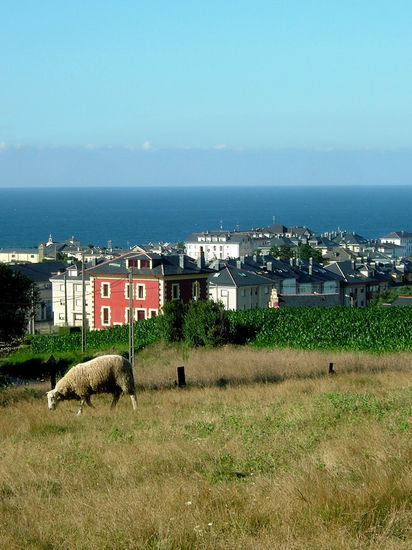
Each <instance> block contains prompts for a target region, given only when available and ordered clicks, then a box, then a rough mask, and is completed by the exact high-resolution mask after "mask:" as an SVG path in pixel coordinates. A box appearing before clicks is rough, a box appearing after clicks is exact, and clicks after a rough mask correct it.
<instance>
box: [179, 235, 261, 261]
mask: <svg viewBox="0 0 412 550" xmlns="http://www.w3.org/2000/svg"><path fill="white" fill-rule="evenodd" d="M185 246H186V254H187V255H188V256H190V257H191V258H193V259H197V258H198V256H199V253H200V250H201V249H203V252H204V255H205V260H206V261H210V260H213V259H218V260H224V259H226V258H240V256H249V255H250V254H252V253H253V251H254V250H255V247H256V244H255V242H254V240H253V239H252V238H251V236H250V235H249V233H247V232H237V231H233V232H231V231H205V232H204V233H192V234H191V235H190V237H189V238H188V239H187V240H186V242H185Z"/></svg>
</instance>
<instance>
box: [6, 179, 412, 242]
mask: <svg viewBox="0 0 412 550" xmlns="http://www.w3.org/2000/svg"><path fill="white" fill-rule="evenodd" d="M411 207H412V185H411V186H395V185H394V186H348V185H346V186H295V187H286V186H278V187H268V186H264V187H263V186H262V187H259V186H254V187H244V186H242V187H234V186H227V187H217V186H215V187H190V188H189V187H133V188H131V187H117V188H107V187H101V188H96V187H94V188H91V187H89V188H87V187H84V188H78V187H76V188H35V189H33V188H16V189H10V188H5V189H0V248H9V247H32V246H37V245H38V243H40V242H45V241H47V239H48V238H49V235H50V234H51V235H52V237H53V240H55V241H60V240H65V239H68V238H70V237H72V236H74V237H76V238H78V239H80V241H81V242H82V243H83V244H89V243H92V244H94V245H101V246H107V244H108V242H109V241H111V243H112V245H113V246H118V247H122V248H123V247H128V246H132V245H134V244H138V243H148V242H151V241H152V242H155V241H169V242H175V241H179V240H185V239H186V238H187V237H188V236H189V235H190V234H191V233H192V232H197V231H206V230H212V229H220V228H223V229H226V230H235V229H240V230H242V229H251V228H252V227H256V226H266V225H271V224H273V223H277V224H283V225H286V226H294V225H305V226H306V227H309V228H310V229H312V230H313V231H315V232H317V233H323V232H326V231H333V230H337V229H341V230H346V231H355V232H356V233H358V234H360V235H362V236H363V237H366V238H379V237H382V236H383V235H385V234H386V233H388V232H390V231H393V230H401V229H403V230H405V231H412V221H411V212H412V208H411Z"/></svg>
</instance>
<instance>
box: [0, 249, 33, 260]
mask: <svg viewBox="0 0 412 550" xmlns="http://www.w3.org/2000/svg"><path fill="white" fill-rule="evenodd" d="M42 260H43V254H42V252H41V251H40V250H39V249H37V248H1V249H0V262H2V263H3V264H17V263H31V264H37V263H40V262H41V261H42Z"/></svg>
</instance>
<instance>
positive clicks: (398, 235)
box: [381, 230, 412, 239]
mask: <svg viewBox="0 0 412 550" xmlns="http://www.w3.org/2000/svg"><path fill="white" fill-rule="evenodd" d="M381 239H412V233H410V232H408V231H403V230H402V231H391V232H390V233H388V234H387V235H384V236H383V237H381Z"/></svg>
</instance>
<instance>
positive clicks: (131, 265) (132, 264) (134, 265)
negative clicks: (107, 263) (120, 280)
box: [127, 260, 137, 267]
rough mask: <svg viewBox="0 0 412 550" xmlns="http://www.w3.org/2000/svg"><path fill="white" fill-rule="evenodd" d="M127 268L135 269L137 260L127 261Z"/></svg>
mask: <svg viewBox="0 0 412 550" xmlns="http://www.w3.org/2000/svg"><path fill="white" fill-rule="evenodd" d="M127 267H137V260H127Z"/></svg>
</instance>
